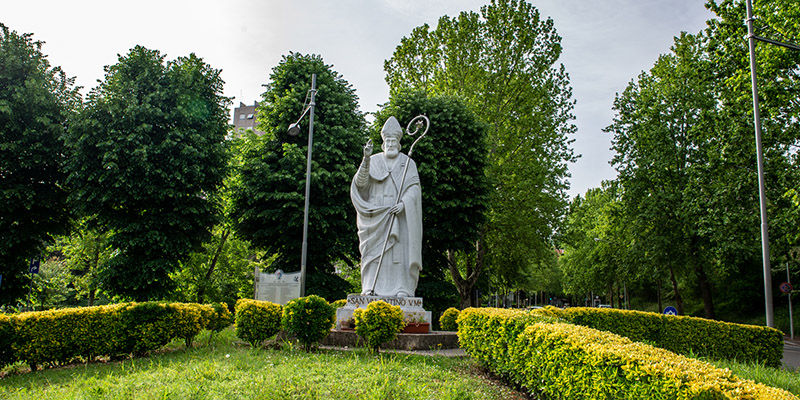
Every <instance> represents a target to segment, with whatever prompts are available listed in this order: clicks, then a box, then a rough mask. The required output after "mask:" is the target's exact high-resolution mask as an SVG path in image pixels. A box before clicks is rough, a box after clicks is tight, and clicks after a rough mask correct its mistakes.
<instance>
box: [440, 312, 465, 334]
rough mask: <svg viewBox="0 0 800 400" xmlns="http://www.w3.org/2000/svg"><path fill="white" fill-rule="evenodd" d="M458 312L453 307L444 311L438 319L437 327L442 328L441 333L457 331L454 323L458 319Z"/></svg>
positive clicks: (456, 325)
mask: <svg viewBox="0 0 800 400" xmlns="http://www.w3.org/2000/svg"><path fill="white" fill-rule="evenodd" d="M460 313H461V311H459V310H458V309H457V308H455V307H450V308H448V309H447V310H444V313H442V316H441V317H439V326H440V327H441V328H442V330H443V331H457V330H458V324H457V323H456V319H457V318H458V314H460Z"/></svg>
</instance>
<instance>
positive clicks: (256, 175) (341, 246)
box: [232, 53, 366, 273]
mask: <svg viewBox="0 0 800 400" xmlns="http://www.w3.org/2000/svg"><path fill="white" fill-rule="evenodd" d="M312 74H317V90H318V93H317V95H316V107H315V117H314V143H313V152H312V165H311V196H310V199H309V200H310V208H309V218H308V219H309V223H308V250H307V257H308V258H307V272H308V273H314V272H317V271H319V272H332V271H333V264H334V262H336V261H338V260H342V261H344V262H347V263H352V262H353V260H356V259H358V258H357V254H358V236H357V233H356V227H355V211H354V209H353V206H352V204H351V202H350V194H349V193H350V192H349V188H350V180H351V179H352V177H353V175H354V174H355V172H356V168H357V167H358V163H359V161H360V160H361V154H362V151H361V146H362V145H363V144H364V143H363V142H364V141H366V122H365V120H364V117H363V115H362V114H361V113H360V112H359V111H358V102H357V100H358V98H357V97H356V94H355V91H354V90H353V88H352V87H351V85H350V84H349V83H348V82H347V81H345V80H344V78H342V76H341V75H339V74H338V73H337V72H335V71H334V70H333V69H332V67H331V66H330V65H326V64H325V63H324V62H323V60H322V58H321V57H320V56H317V55H303V54H299V53H291V54H289V55H288V56H284V58H283V60H282V61H281V63H280V64H279V65H277V66H276V67H275V68H273V70H272V75H271V76H270V82H269V83H268V84H267V85H266V88H267V90H266V92H264V94H263V100H262V101H261V102H260V103H259V108H258V123H259V125H258V129H259V130H260V131H263V132H265V134H264V135H263V136H256V135H255V134H251V135H250V136H248V137H247V138H246V141H247V143H246V144H245V145H244V149H243V152H242V164H241V166H240V168H239V173H238V175H237V178H236V179H237V185H236V186H235V187H234V188H233V194H232V199H233V217H234V220H235V225H236V230H237V232H238V234H239V235H240V236H241V237H242V238H245V239H247V240H249V241H250V242H251V243H252V244H253V245H254V246H256V247H258V248H261V249H264V250H265V251H266V252H267V253H268V254H277V258H276V259H275V261H274V262H273V264H272V265H273V267H274V268H281V269H283V270H285V271H296V270H299V268H300V257H301V250H302V242H303V240H302V237H303V235H302V233H303V214H304V198H305V184H306V154H307V149H308V119H307V118H308V117H304V119H303V120H302V121H301V124H302V126H303V127H304V128H303V129H301V133H300V134H299V135H297V136H295V137H292V136H290V135H289V134H288V133H287V128H288V127H289V124H292V123H294V122H296V121H297V118H299V117H300V116H301V115H302V114H303V111H304V108H305V106H306V105H307V101H308V98H309V97H308V92H309V89H310V87H311V76H312ZM304 99H305V100H304Z"/></svg>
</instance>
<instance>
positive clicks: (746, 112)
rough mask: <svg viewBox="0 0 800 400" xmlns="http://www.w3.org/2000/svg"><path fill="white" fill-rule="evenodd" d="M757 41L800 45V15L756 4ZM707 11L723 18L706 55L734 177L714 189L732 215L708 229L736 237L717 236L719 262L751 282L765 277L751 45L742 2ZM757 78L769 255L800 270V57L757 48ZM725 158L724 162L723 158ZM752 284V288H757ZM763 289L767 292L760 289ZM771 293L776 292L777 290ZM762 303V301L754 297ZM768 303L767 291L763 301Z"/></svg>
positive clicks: (783, 4) (778, 5) (792, 8)
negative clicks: (799, 191) (799, 208)
mask: <svg viewBox="0 0 800 400" xmlns="http://www.w3.org/2000/svg"><path fill="white" fill-rule="evenodd" d="M753 3H754V4H753V6H754V15H755V16H756V20H755V21H754V27H755V30H756V34H757V35H759V36H762V37H768V38H771V39H774V40H779V41H782V42H789V43H794V44H797V43H799V42H800V8H798V6H797V4H796V3H795V2H790V1H788V2H787V1H754V2H753ZM707 7H708V8H709V9H710V10H711V11H713V12H714V13H715V14H716V15H717V17H718V18H715V19H713V20H711V21H709V29H708V36H709V39H710V40H709V54H710V57H711V59H712V60H713V62H714V64H715V65H716V66H717V74H718V80H719V82H720V85H719V87H718V90H719V98H720V103H721V104H722V105H723V106H724V107H723V108H722V113H723V116H722V118H724V120H725V121H726V122H727V123H726V124H725V125H724V126H722V127H721V129H720V132H719V136H720V141H721V142H722V143H725V144H726V145H725V147H724V148H723V149H724V150H725V155H726V157H725V159H724V160H720V161H719V162H718V164H719V165H720V167H726V168H727V170H728V171H729V174H728V175H727V177H728V179H727V180H728V181H731V182H734V183H735V184H733V185H730V186H728V187H727V188H721V187H719V186H716V187H712V189H713V190H714V193H715V197H717V198H719V199H720V202H724V203H721V205H724V207H726V208H730V209H731V210H732V211H733V212H728V213H723V212H718V213H716V214H714V217H715V218H714V219H713V220H711V222H715V221H716V222H719V221H726V222H727V223H728V224H730V225H729V226H732V227H733V229H726V231H728V232H724V233H723V232H719V233H720V235H719V237H717V238H715V239H717V240H720V243H724V244H725V245H726V246H725V247H721V248H720V249H719V250H720V251H719V257H720V258H723V259H725V260H727V262H729V263H733V262H736V263H738V264H742V265H744V268H745V269H744V270H743V271H742V272H744V273H745V274H747V275H756V276H758V275H761V274H762V272H761V271H762V269H761V243H760V232H759V227H760V221H759V209H758V207H759V199H758V183H757V174H756V150H755V141H754V140H753V136H754V134H753V132H754V128H753V123H754V122H753V103H752V94H751V86H750V85H751V82H750V60H749V54H748V47H747V45H746V40H745V39H742V38H743V37H746V35H747V27H746V25H745V24H744V23H743V22H742V21H743V20H744V18H745V15H746V12H745V1H744V0H723V1H709V2H708V5H707ZM755 58H756V63H757V78H758V88H759V100H760V108H761V123H762V126H763V129H762V146H763V149H764V167H765V179H766V184H765V186H766V198H767V215H768V219H769V228H770V233H769V235H770V250H771V257H770V258H771V259H772V260H773V265H774V264H776V261H783V262H790V265H792V267H793V268H794V269H795V270H796V269H797V268H798V266H800V260H799V259H798V258H797V257H796V256H792V255H793V254H797V252H796V249H797V248H798V247H800V241H798V240H797V235H796V232H797V225H798V223H800V220H798V219H797V214H796V213H794V211H793V205H792V198H793V192H792V190H794V189H796V188H797V182H798V180H800V157H798V150H799V149H800V125H798V124H797V121H798V118H800V102H799V101H798V98H800V76H799V75H798V69H800V51H796V50H791V49H788V48H784V47H780V46H776V45H772V44H767V43H762V42H757V45H756V54H755ZM720 158H722V157H720ZM754 283H755V282H754ZM762 285H763V284H762ZM773 292H776V290H775V288H773ZM757 295H759V294H757ZM760 296H763V286H762V287H761V294H760Z"/></svg>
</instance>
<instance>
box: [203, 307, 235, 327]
mask: <svg viewBox="0 0 800 400" xmlns="http://www.w3.org/2000/svg"><path fill="white" fill-rule="evenodd" d="M211 307H212V308H213V309H214V315H213V316H212V317H211V321H210V322H209V323H208V329H209V330H210V331H212V332H220V331H222V330H223V329H225V328H227V327H229V326H231V324H233V314H231V312H230V310H228V305H227V304H225V303H211Z"/></svg>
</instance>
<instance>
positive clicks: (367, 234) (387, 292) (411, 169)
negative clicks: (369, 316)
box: [350, 117, 422, 297]
mask: <svg viewBox="0 0 800 400" xmlns="http://www.w3.org/2000/svg"><path fill="white" fill-rule="evenodd" d="M402 136H403V129H402V128H401V127H400V124H399V123H398V122H397V119H396V118H395V117H389V120H387V121H386V123H385V124H384V125H383V129H382V130H381V137H382V138H383V146H381V148H382V149H383V152H382V153H378V154H374V155H373V154H372V142H371V141H368V142H367V144H366V145H365V146H364V159H363V160H362V161H361V166H360V167H359V168H358V172H357V173H356V175H355V176H354V177H353V182H352V183H351V185H350V198H351V200H352V201H353V205H354V206H355V208H356V213H357V214H358V215H357V219H356V222H357V224H358V239H359V250H360V251H361V287H362V294H372V295H378V296H398V297H407V296H412V297H413V296H414V291H415V290H416V288H417V279H418V278H419V271H420V270H421V269H422V202H421V198H422V191H421V190H420V184H419V175H418V174H417V165H416V164H415V163H414V160H412V159H411V158H409V157H408V156H407V155H405V154H403V153H401V152H400V138H401V137H402ZM406 164H408V168H407V170H406V168H405V167H406ZM404 170H406V171H405V179H403V172H404ZM401 182H402V183H401ZM401 184H402V188H401V187H400V186H401ZM398 196H399V201H398ZM390 229H391V233H389V232H390ZM384 247H385V250H383V249H384ZM382 250H383V253H384V256H383V258H382V261H381V251H382ZM379 262H381V264H382V265H381V266H380V268H379V267H378V263H379ZM376 273H377V279H376ZM373 282H374V287H373Z"/></svg>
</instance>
